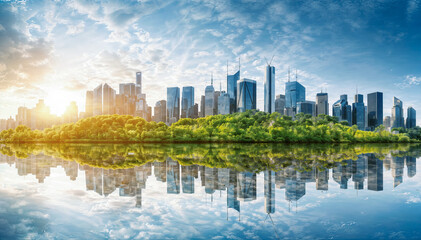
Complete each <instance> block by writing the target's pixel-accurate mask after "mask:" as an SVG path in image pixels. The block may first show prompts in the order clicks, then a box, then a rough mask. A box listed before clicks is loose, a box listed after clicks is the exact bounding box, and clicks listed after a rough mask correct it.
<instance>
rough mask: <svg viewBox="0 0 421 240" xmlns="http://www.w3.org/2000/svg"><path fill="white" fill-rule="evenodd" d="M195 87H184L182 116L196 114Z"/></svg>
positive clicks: (190, 116) (191, 116)
mask: <svg viewBox="0 0 421 240" xmlns="http://www.w3.org/2000/svg"><path fill="white" fill-rule="evenodd" d="M193 107H194V88H193V87H183V94H182V96H181V118H193V114H194V112H193V111H194V109H193Z"/></svg>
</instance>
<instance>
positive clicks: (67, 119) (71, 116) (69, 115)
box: [63, 101, 79, 123]
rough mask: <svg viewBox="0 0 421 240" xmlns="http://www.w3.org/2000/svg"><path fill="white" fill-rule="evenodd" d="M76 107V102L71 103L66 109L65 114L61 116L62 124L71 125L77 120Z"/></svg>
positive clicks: (77, 112)
mask: <svg viewBox="0 0 421 240" xmlns="http://www.w3.org/2000/svg"><path fill="white" fill-rule="evenodd" d="M78 115H79V111H78V107H77V105H76V102H74V101H73V102H71V103H70V105H69V106H68V107H67V109H66V112H64V114H63V122H64V123H72V122H77V120H78Z"/></svg>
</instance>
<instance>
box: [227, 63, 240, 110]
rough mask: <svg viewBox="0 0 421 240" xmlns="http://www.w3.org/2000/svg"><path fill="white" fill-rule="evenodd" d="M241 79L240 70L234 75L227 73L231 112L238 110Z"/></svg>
mask: <svg viewBox="0 0 421 240" xmlns="http://www.w3.org/2000/svg"><path fill="white" fill-rule="evenodd" d="M238 80H240V70H238V71H237V72H236V73H235V74H234V75H227V93H228V94H229V96H230V112H231V113H234V112H236V111H237V82H238Z"/></svg>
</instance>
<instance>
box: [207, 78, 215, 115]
mask: <svg viewBox="0 0 421 240" xmlns="http://www.w3.org/2000/svg"><path fill="white" fill-rule="evenodd" d="M212 82H213V81H212ZM214 114H215V89H214V88H213V84H211V85H209V86H207V87H206V88H205V117H207V116H212V115H214Z"/></svg>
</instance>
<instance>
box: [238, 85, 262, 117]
mask: <svg viewBox="0 0 421 240" xmlns="http://www.w3.org/2000/svg"><path fill="white" fill-rule="evenodd" d="M237 89H238V92H237V108H238V109H237V111H238V112H245V111H247V110H250V109H256V99H257V98H256V81H254V80H251V79H247V78H243V79H241V80H240V81H238V82H237Z"/></svg>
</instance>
